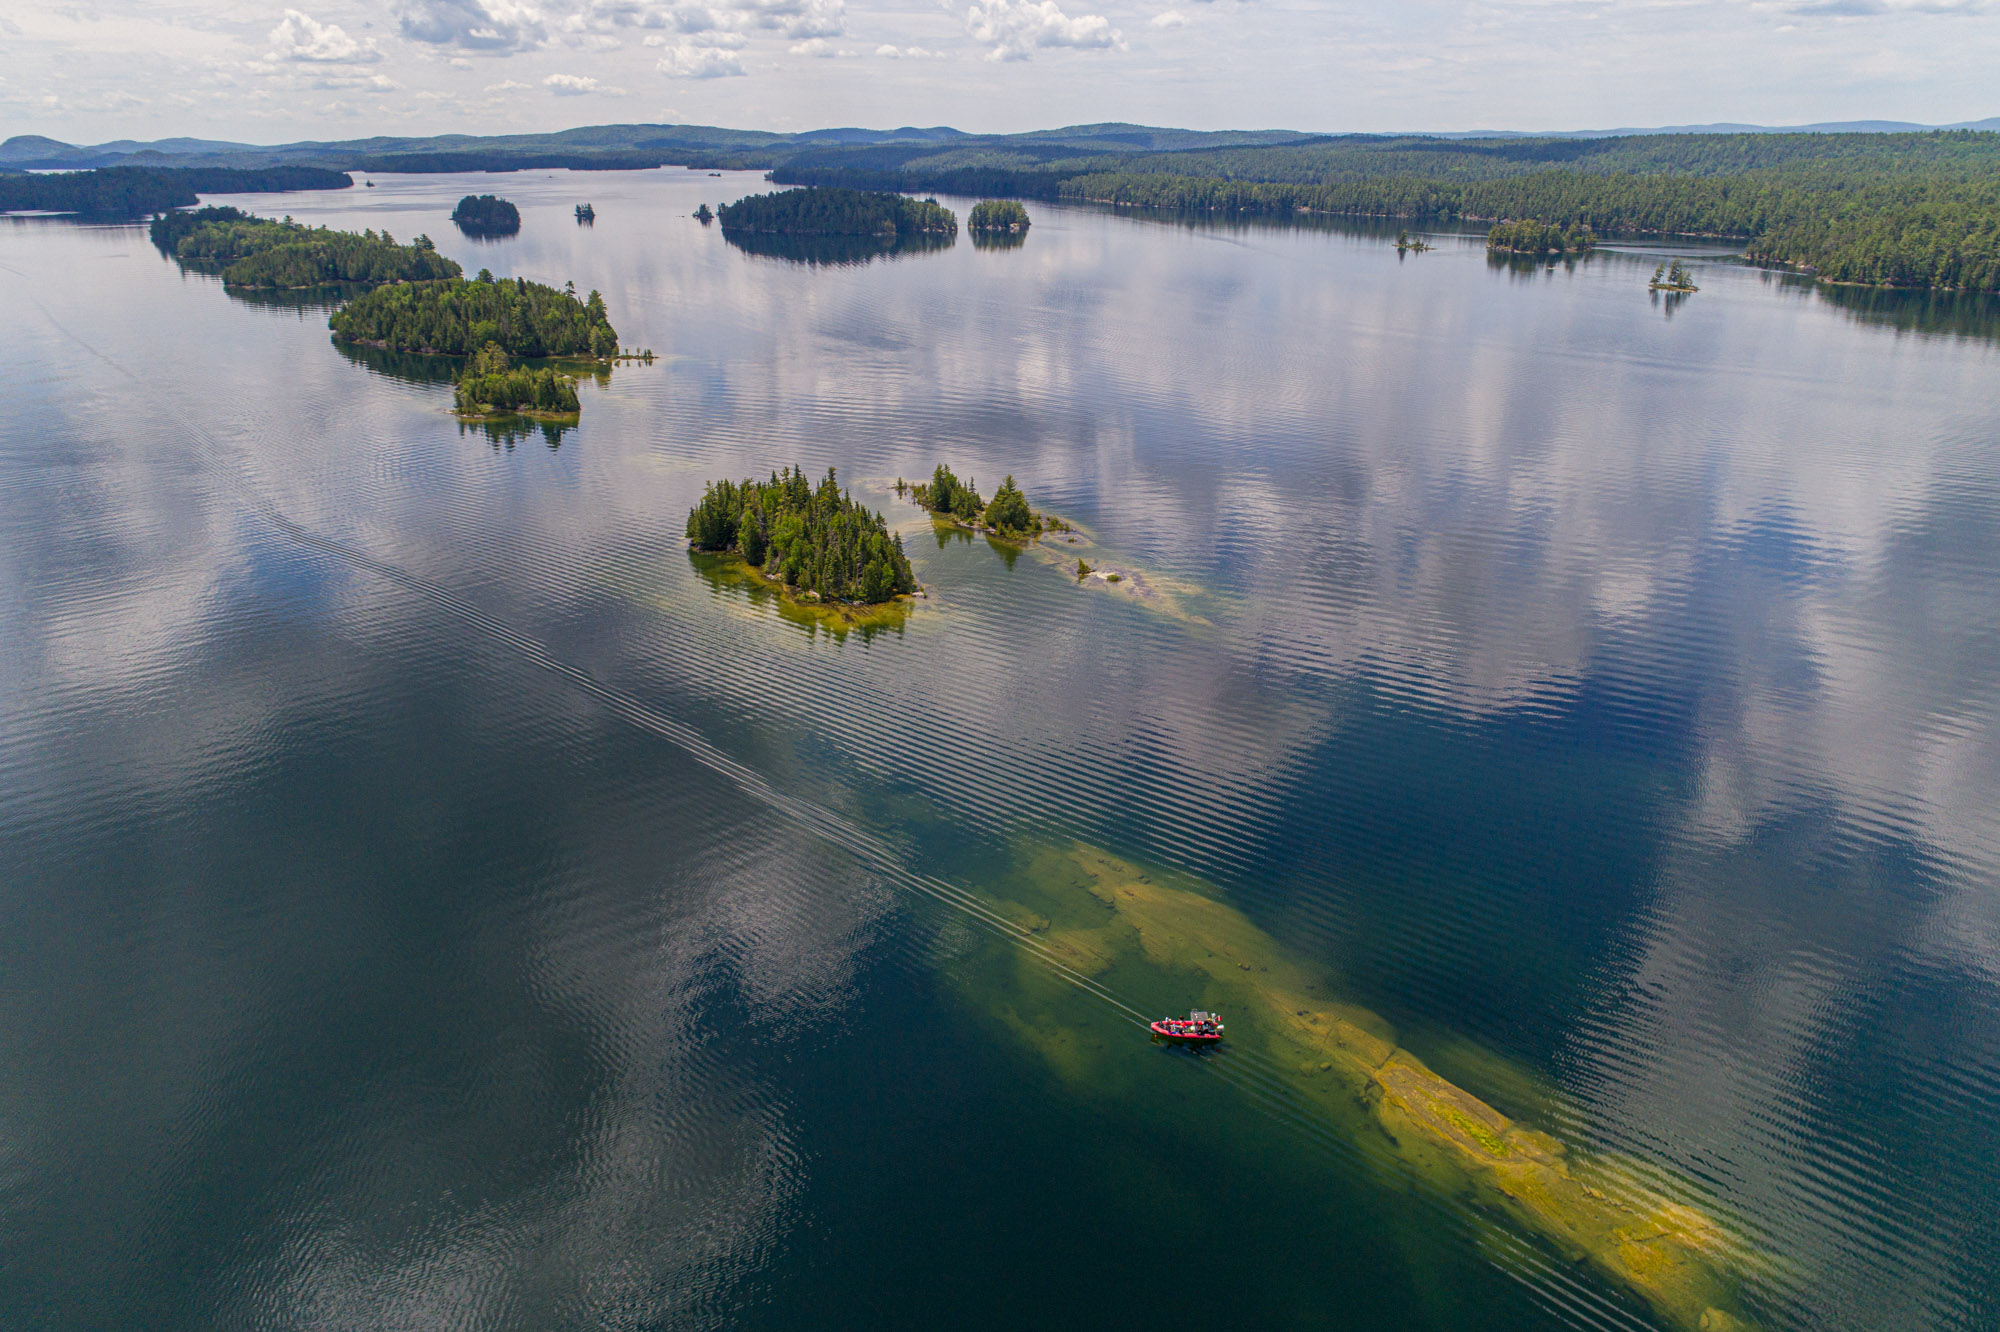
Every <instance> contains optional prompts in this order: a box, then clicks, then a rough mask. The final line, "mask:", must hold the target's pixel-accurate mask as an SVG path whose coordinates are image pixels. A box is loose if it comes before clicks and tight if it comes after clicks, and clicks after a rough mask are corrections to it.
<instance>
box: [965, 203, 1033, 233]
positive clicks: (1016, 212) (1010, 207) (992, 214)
mask: <svg viewBox="0 0 2000 1332" xmlns="http://www.w3.org/2000/svg"><path fill="white" fill-rule="evenodd" d="M965 229H966V230H967V231H1026V230H1027V229H1028V210H1027V209H1025V208H1023V207H1022V206H1021V205H1020V202H1019V201H1018V200H1014V199H981V200H980V201H979V202H978V203H976V204H974V205H973V206H972V212H971V213H969V214H968V215H967V216H966V219H965Z"/></svg>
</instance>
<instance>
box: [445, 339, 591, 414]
mask: <svg viewBox="0 0 2000 1332" xmlns="http://www.w3.org/2000/svg"><path fill="white" fill-rule="evenodd" d="M452 409H453V411H454V412H455V413H456V414H457V415H458V416H459V417H460V419H462V420H467V421H491V420H497V419H499V418H502V417H508V416H528V417H533V418H534V419H535V420H538V421H561V422H574V421H576V420H577V419H578V417H579V415H580V414H581V413H582V411H583V404H582V403H580V402H578V401H577V396H576V381H575V380H574V379H571V378H570V377H569V376H568V375H564V374H559V373H557V372H556V371H555V370H553V369H550V368H548V367H546V366H544V367H539V368H530V367H528V366H519V365H511V364H509V362H508V360H507V353H506V352H505V351H503V350H502V349H501V347H500V344H499V343H497V342H489V343H487V344H486V345H485V346H484V347H482V348H480V349H479V350H478V351H477V352H475V353H473V355H472V359H471V360H470V361H468V362H467V363H466V367H465V373H464V374H462V375H460V376H459V377H458V379H457V380H455V381H454V382H453V384H452Z"/></svg>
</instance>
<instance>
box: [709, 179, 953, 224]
mask: <svg viewBox="0 0 2000 1332" xmlns="http://www.w3.org/2000/svg"><path fill="white" fill-rule="evenodd" d="M716 216H717V217H718V218H720V219H721V221H722V229H723V230H724V231H725V232H727V231H763V232H780V233H784V234H787V235H793V236H890V235H893V236H918V235H956V234H957V232H958V217H957V215H956V214H954V213H953V212H952V211H951V210H950V209H949V208H946V207H944V206H943V205H942V204H940V203H939V202H938V201H937V200H936V199H910V198H905V197H904V196H903V195H900V194H890V193H883V192H878V191H869V190H847V189H836V188H809V189H802V190H782V191H779V192H778V193H775V194H753V195H750V196H749V197H748V198H744V199H738V200H737V201H736V202H735V203H727V204H724V205H722V207H721V208H720V209H718V210H717V211H716Z"/></svg>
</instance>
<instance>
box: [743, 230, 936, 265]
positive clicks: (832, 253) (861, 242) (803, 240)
mask: <svg viewBox="0 0 2000 1332" xmlns="http://www.w3.org/2000/svg"><path fill="white" fill-rule="evenodd" d="M722 236H723V239H724V240H726V241H728V242H729V243H730V244H731V245H734V246H735V247H736V248H737V249H739V250H742V251H743V252H744V253H746V254H754V255H757V256H759V257H760V258H765V259H783V260H785V261H786V262H787V263H794V264H806V265H809V266H811V267H814V268H844V267H852V266H854V265H858V264H865V263H870V262H872V261H874V260H876V259H899V258H903V257H905V256H908V255H915V254H931V253H933V252H935V251H938V250H949V249H950V248H951V245H952V241H953V239H954V238H953V237H950V236H938V235H932V234H928V233H917V234H914V235H908V236H895V235H888V234H883V235H869V236H788V235H780V234H776V233H773V232H768V231H725V232H723V233H722Z"/></svg>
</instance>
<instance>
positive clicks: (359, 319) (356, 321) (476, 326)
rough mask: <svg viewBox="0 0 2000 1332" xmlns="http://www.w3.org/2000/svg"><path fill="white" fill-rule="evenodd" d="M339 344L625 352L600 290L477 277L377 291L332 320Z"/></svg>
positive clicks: (466, 352)
mask: <svg viewBox="0 0 2000 1332" xmlns="http://www.w3.org/2000/svg"><path fill="white" fill-rule="evenodd" d="M327 323H328V327H330V328H331V329H332V330H333V335H334V337H335V339H337V340H338V341H341V342H358V343H362V344H365V345H367V346H371V347H384V348H387V349H388V350H390V351H408V352H428V353H431V354H433V355H443V356H470V355H472V354H473V353H474V352H476V351H478V350H480V349H481V348H483V347H485V346H486V345H487V344H488V343H495V344H497V345H498V346H499V347H500V349H501V350H502V351H504V352H506V353H507V355H508V356H510V357H550V356H553V357H589V358H591V359H595V360H603V359H606V358H609V357H611V356H614V355H616V354H617V351H618V333H617V330H615V329H614V328H612V327H611V320H610V318H609V316H608V315H607V314H606V313H605V310H604V298H603V297H602V296H600V295H598V294H597V293H596V292H594V291H593V292H591V293H590V295H589V296H588V297H586V298H585V299H583V300H578V299H577V297H576V289H575V288H574V287H564V288H561V289H558V288H555V287H545V286H543V285H542V284H541V283H539V282H530V281H528V280H527V279H526V278H495V277H494V276H493V275H492V274H491V273H489V272H487V271H486V270H485V269H481V270H480V272H479V276H478V277H476V278H471V279H466V278H456V277H455V278H452V279H450V280H449V281H444V282H413V283H401V284H398V285H396V286H392V287H378V288H376V289H375V290H374V291H371V292H367V293H365V294H363V295H361V296H358V297H356V298H355V299H353V300H351V301H349V302H348V303H347V304H346V305H343V306H341V307H340V308H339V309H338V310H335V311H334V312H333V317H332V318H331V319H330V320H328V321H327Z"/></svg>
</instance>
